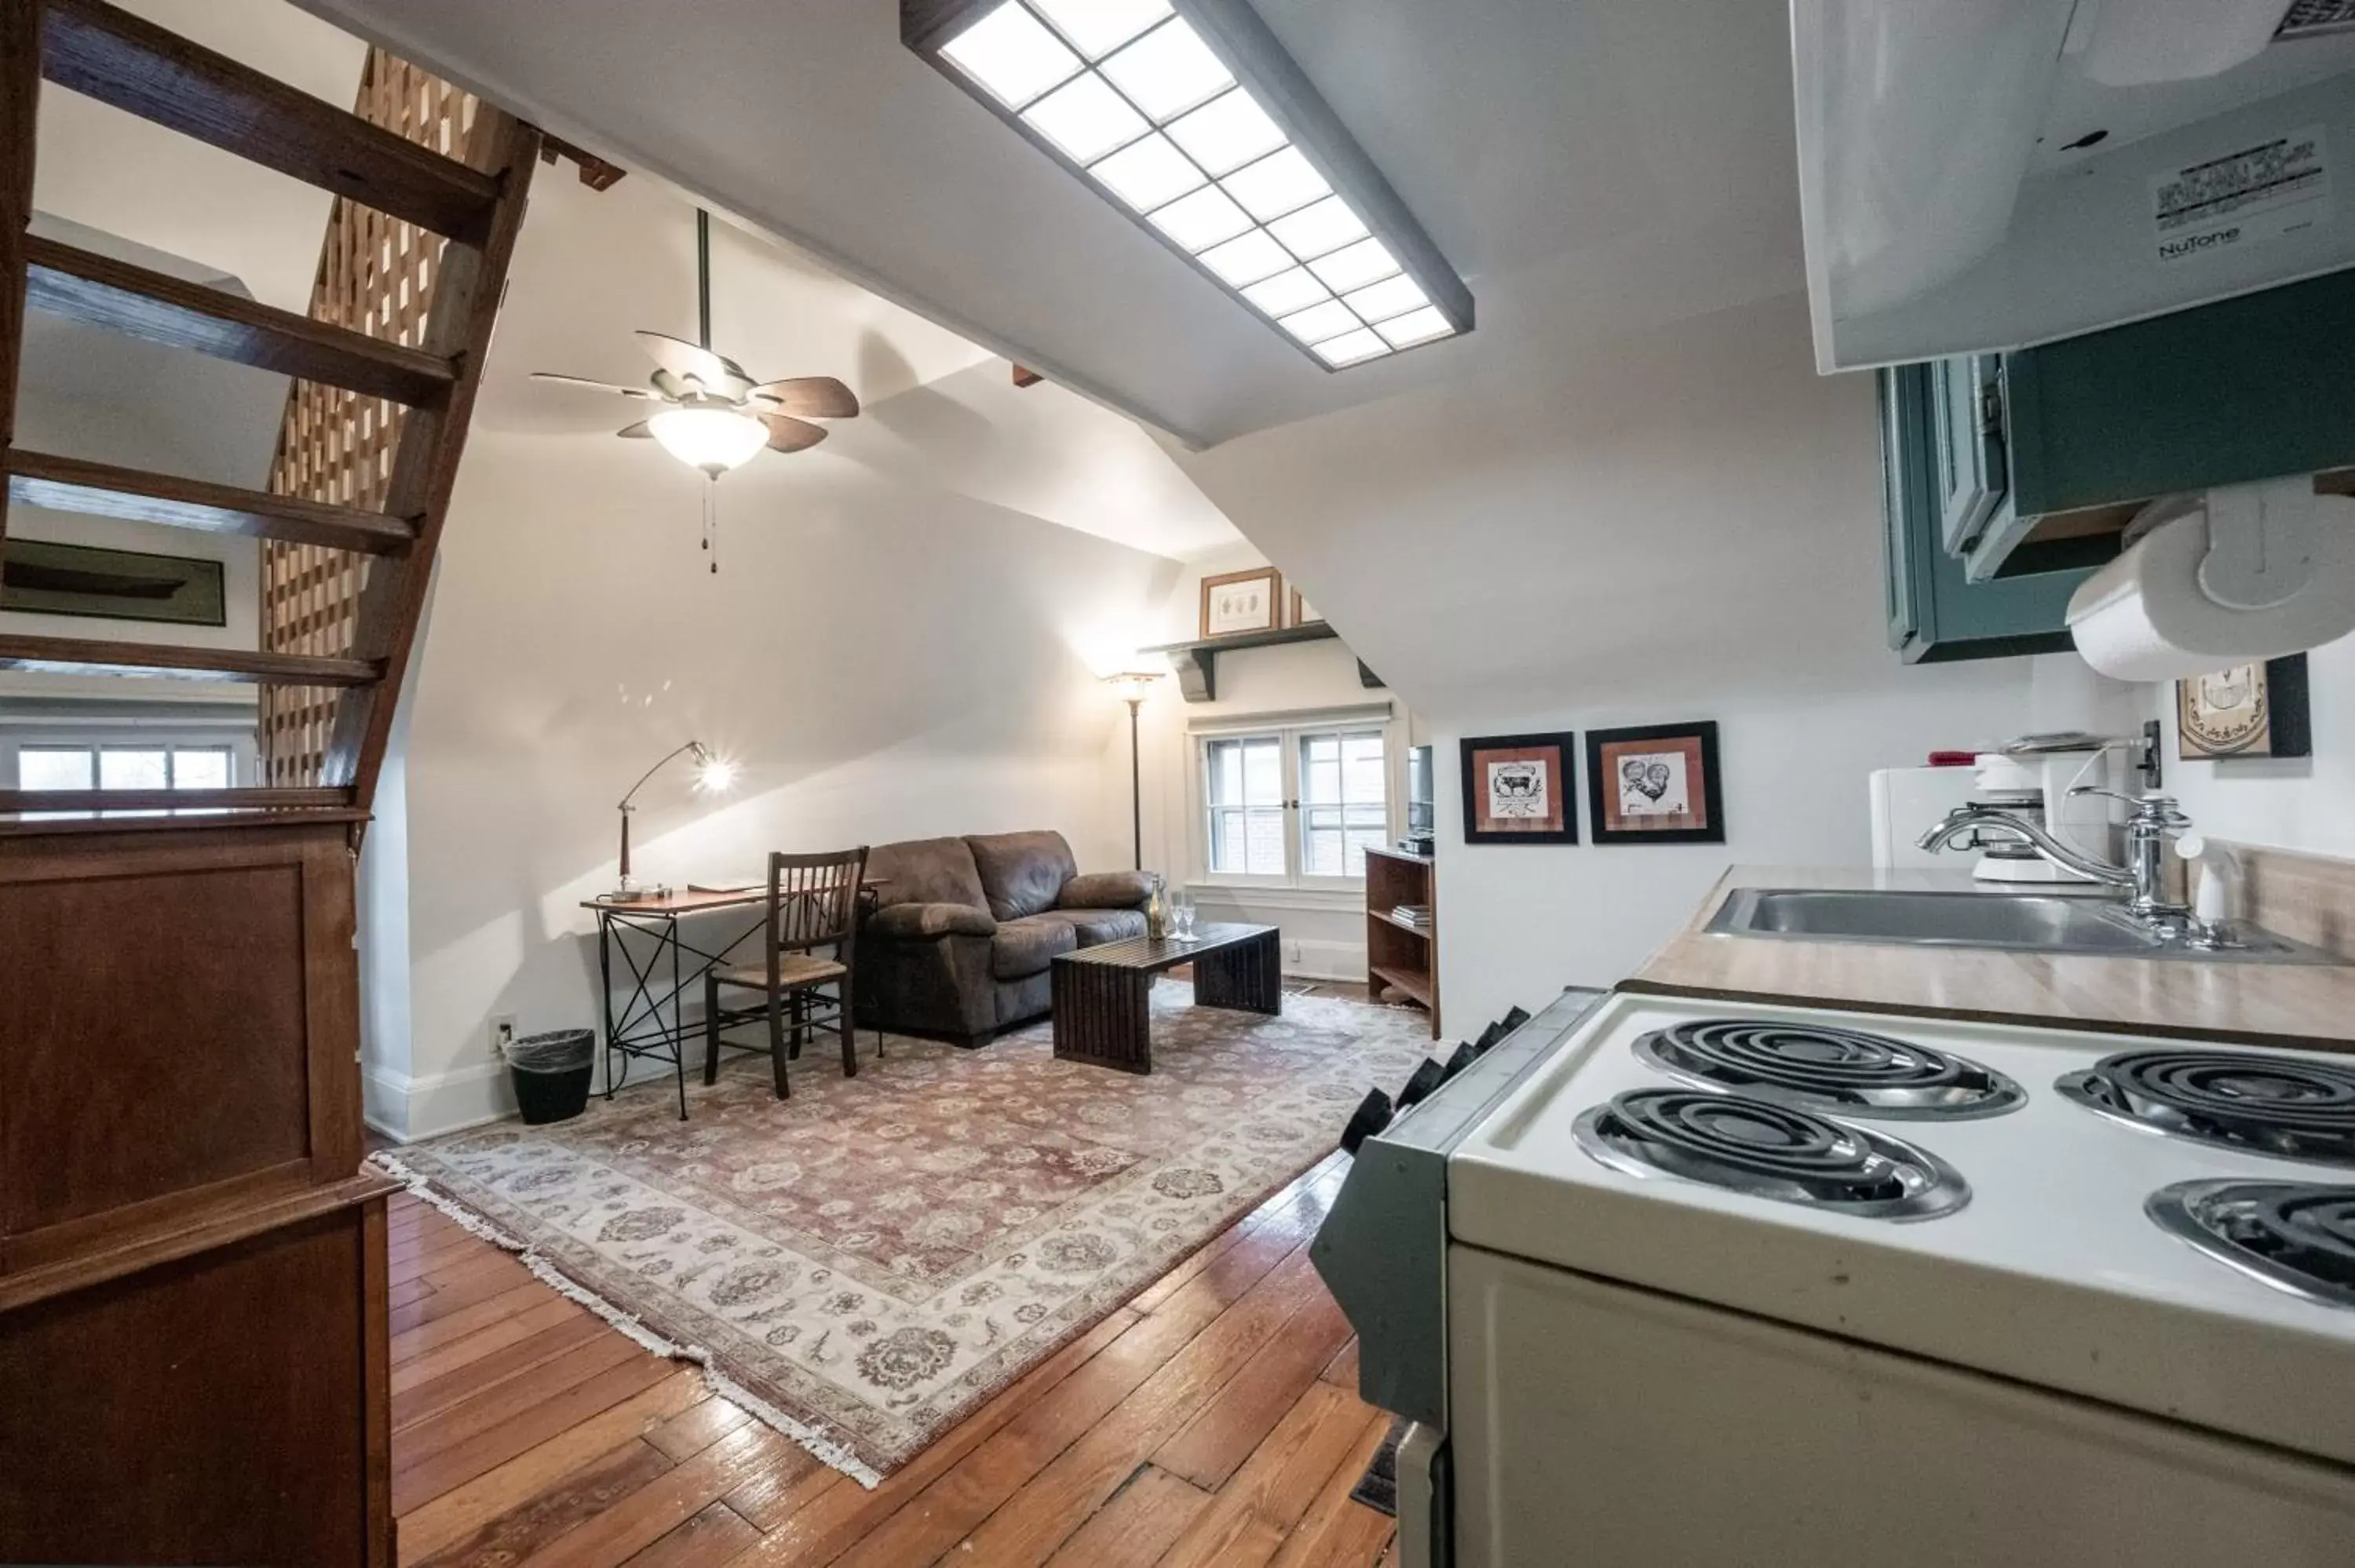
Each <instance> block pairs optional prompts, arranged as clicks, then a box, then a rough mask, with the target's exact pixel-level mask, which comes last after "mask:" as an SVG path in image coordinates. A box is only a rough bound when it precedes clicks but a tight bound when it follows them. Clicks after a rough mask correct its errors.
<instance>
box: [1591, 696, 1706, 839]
mask: <svg viewBox="0 0 2355 1568" xmlns="http://www.w3.org/2000/svg"><path fill="white" fill-rule="evenodd" d="M1586 795H1587V803H1588V807H1589V810H1590V812H1591V814H1592V815H1593V820H1594V842H1596V843H1598V844H1721V843H1723V842H1725V788H1724V784H1723V782H1722V781H1721V779H1720V778H1719V777H1718V768H1717V723H1716V721H1715V720H1713V719H1703V720H1701V721H1700V722H1699V723H1696V724H1655V725H1644V726H1638V727H1636V728H1634V729H1591V730H1588V731H1587V732H1586Z"/></svg>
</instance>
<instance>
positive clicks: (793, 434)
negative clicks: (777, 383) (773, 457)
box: [757, 414, 826, 452]
mask: <svg viewBox="0 0 2355 1568" xmlns="http://www.w3.org/2000/svg"><path fill="white" fill-rule="evenodd" d="M757 417H758V418H759V419H760V421H761V423H762V424H764V425H766V426H768V427H769V450H771V451H773V452H799V451H807V450H809V449H810V448H812V447H814V446H815V445H817V444H818V442H820V441H822V440H826V432H825V431H824V430H822V429H818V428H817V427H816V426H815V425H805V424H803V423H802V422H801V421H800V420H799V419H794V418H787V417H786V416H784V415H783V414H762V415H759V416H757Z"/></svg>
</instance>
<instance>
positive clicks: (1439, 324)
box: [1374, 307, 1455, 348]
mask: <svg viewBox="0 0 2355 1568" xmlns="http://www.w3.org/2000/svg"><path fill="white" fill-rule="evenodd" d="M1374 330H1375V331H1376V332H1378V333H1380V334H1382V336H1384V337H1386V338H1388V339H1389V340H1390V344H1391V347H1392V348H1412V347H1413V346H1414V345H1415V344H1418V343H1429V342H1430V341H1431V340H1432V339H1433V338H1435V337H1445V336H1446V335H1447V334H1450V333H1452V332H1454V331H1455V323H1454V322H1451V321H1449V320H1448V319H1447V318H1446V317H1445V316H1444V315H1441V314H1440V313H1438V312H1437V311H1436V310H1433V309H1430V308H1428V307H1426V308H1424V309H1423V310H1419V311H1416V312H1414V313H1412V314H1410V315H1403V316H1401V317H1399V318H1398V319H1397V320H1396V321H1390V322H1383V323H1380V324H1379V325H1377V326H1376V327H1375V328H1374Z"/></svg>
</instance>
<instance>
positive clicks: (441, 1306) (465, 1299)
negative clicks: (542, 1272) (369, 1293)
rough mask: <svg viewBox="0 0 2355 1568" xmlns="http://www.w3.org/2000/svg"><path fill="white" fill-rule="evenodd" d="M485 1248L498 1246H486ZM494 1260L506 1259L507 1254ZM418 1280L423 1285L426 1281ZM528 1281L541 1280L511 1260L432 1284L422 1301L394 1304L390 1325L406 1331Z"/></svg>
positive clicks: (399, 1330)
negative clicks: (499, 1266) (448, 1280)
mask: <svg viewBox="0 0 2355 1568" xmlns="http://www.w3.org/2000/svg"><path fill="white" fill-rule="evenodd" d="M485 1250H495V1249H491V1248H489V1247H488V1246H487V1245H486V1246H485ZM493 1261H504V1255H502V1257H501V1258H499V1259H494V1260H493ZM417 1283H419V1284H423V1283H424V1281H422V1280H420V1281H418V1282H417ZM527 1283H529V1284H537V1283H538V1281H536V1280H534V1279H533V1278H532V1276H531V1271H530V1270H529V1269H526V1268H519V1267H516V1266H513V1265H512V1264H511V1263H510V1264H509V1265H508V1266H507V1267H506V1268H504V1269H486V1270H485V1271H484V1272H482V1273H480V1274H475V1275H470V1276H469V1277H465V1278H463V1279H459V1280H456V1281H453V1283H450V1284H447V1285H438V1286H435V1287H433V1294H432V1296H430V1297H427V1298H425V1299H423V1300H421V1301H412V1302H410V1303H409V1304H408V1305H407V1306H395V1307H394V1308H393V1309H392V1319H391V1322H390V1324H389V1328H390V1330H391V1331H392V1332H393V1333H395V1334H400V1333H406V1332H407V1331H408V1330H411V1329H414V1328H416V1327H417V1326H418V1325H419V1324H421V1323H431V1322H432V1321H433V1319H436V1318H442V1317H446V1316H447V1315H449V1314H450V1313H452V1312H455V1311H458V1310H460V1309H462V1308H467V1307H472V1306H473V1305H474V1303H475V1302H477V1301H487V1300H489V1299H490V1298H492V1297H494V1296H497V1295H501V1294H503V1293H505V1292H506V1291H509V1290H512V1289H514V1288H516V1287H517V1286H518V1285H522V1284H527Z"/></svg>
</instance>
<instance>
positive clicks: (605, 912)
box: [581, 877, 888, 1121]
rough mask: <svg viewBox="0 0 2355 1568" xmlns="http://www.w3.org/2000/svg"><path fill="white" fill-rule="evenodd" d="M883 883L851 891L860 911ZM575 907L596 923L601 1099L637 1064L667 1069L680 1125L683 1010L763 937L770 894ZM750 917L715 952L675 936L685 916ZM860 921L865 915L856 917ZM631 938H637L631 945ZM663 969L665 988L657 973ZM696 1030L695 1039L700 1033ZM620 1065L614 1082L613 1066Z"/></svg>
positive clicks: (688, 893)
mask: <svg viewBox="0 0 2355 1568" xmlns="http://www.w3.org/2000/svg"><path fill="white" fill-rule="evenodd" d="M886 880H888V879H886V878H881V877H869V878H868V879H867V880H866V881H864V882H862V883H860V884H859V885H858V897H859V902H860V904H861V905H862V906H864V905H865V904H866V903H867V902H868V900H869V899H871V898H872V897H873V896H874V895H875V892H876V890H877V889H878V888H879V887H881V886H882V885H884V883H885V881H886ZM581 907H582V908H583V909H590V910H593V911H595V912H596V916H597V978H598V980H599V986H598V991H599V994H600V996H601V997H602V1000H603V1005H604V1009H605V1032H604V1038H605V1097H606V1098H607V1099H609V1100H610V1099H612V1098H613V1091H614V1090H616V1089H619V1088H622V1087H623V1086H626V1085H627V1084H628V1083H629V1081H630V1064H631V1062H633V1061H634V1060H635V1059H636V1058H638V1057H640V1056H652V1057H654V1058H655V1060H657V1061H662V1062H667V1063H669V1064H670V1065H671V1067H672V1068H673V1070H674V1071H676V1072H677V1075H678V1116H679V1119H680V1120H681V1121H684V1120H686V1119H687V1040H688V1039H689V1038H691V1035H690V1032H689V1030H688V1029H687V1021H686V1019H685V1017H684V1016H683V1013H682V1004H683V1003H684V1001H685V1000H686V998H687V996H688V994H689V993H690V991H691V990H692V988H693V987H694V986H695V985H696V984H697V982H698V981H699V980H702V979H703V976H704V973H705V971H706V970H708V969H711V968H712V967H713V966H714V965H716V964H719V963H723V962H725V961H726V960H727V959H728V956H729V955H730V953H732V952H734V951H735V950H736V949H737V948H740V947H742V946H743V945H744V944H745V943H746V942H748V941H750V940H751V938H754V937H757V936H759V935H761V934H762V932H763V931H765V930H767V929H768V925H769V888H768V885H767V884H766V883H765V882H763V883H755V884H753V885H751V886H749V887H738V888H713V889H704V888H698V887H685V888H677V889H675V890H673V891H672V892H669V893H666V894H662V895H658V896H653V897H640V898H611V897H608V898H585V899H583V900H581ZM728 909H736V910H749V911H751V922H750V924H748V925H746V926H744V927H743V928H742V929H741V930H737V931H736V932H735V934H734V935H733V936H730V937H729V938H728V939H727V940H726V941H724V942H721V943H720V944H719V946H718V947H716V948H700V947H698V946H696V945H695V944H694V943H692V942H689V941H687V939H686V938H683V937H682V936H680V935H679V922H680V921H681V920H682V919H683V918H685V917H686V916H690V915H711V914H717V913H719V912H720V911H722V910H728ZM864 913H865V911H864V908H863V907H862V909H861V914H862V915H863V914H864ZM634 938H642V939H639V940H634ZM616 953H618V954H620V955H621V959H622V965H623V968H624V969H627V970H628V971H629V978H630V994H629V997H628V1000H626V1001H623V1003H622V1005H621V1009H620V1011H619V1012H618V1013H617V1012H615V1010H614V1006H613V957H614V955H615V954H616ZM666 961H667V963H668V965H669V969H670V975H669V981H668V984H667V985H666V984H665V983H664V979H663V974H662V970H663V968H664V965H665V963H666ZM700 1032H701V1031H700V1025H699V1024H698V1028H697V1030H696V1031H695V1032H694V1033H700ZM616 1056H619V1057H620V1058H621V1064H622V1068H621V1074H620V1075H619V1076H618V1077H616V1076H615V1075H614V1071H613V1060H614V1058H615V1057H616Z"/></svg>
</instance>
